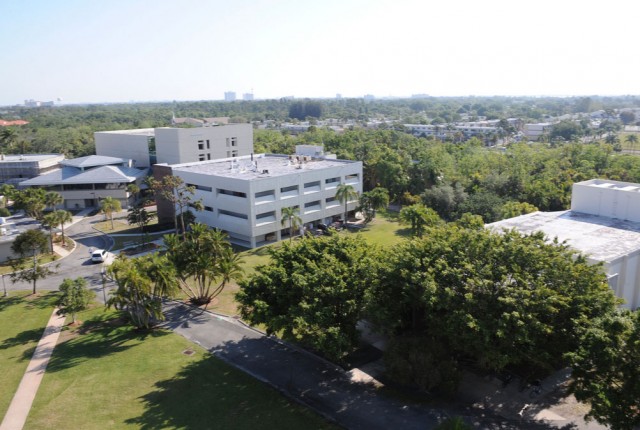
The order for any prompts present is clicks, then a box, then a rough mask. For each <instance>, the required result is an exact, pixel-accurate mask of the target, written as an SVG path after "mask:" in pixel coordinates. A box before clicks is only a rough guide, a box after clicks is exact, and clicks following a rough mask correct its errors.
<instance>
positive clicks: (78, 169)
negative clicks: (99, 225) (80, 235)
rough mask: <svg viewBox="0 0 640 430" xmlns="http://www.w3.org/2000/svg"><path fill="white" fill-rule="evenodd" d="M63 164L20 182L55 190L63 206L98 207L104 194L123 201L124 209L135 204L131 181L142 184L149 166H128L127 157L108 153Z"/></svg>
mask: <svg viewBox="0 0 640 430" xmlns="http://www.w3.org/2000/svg"><path fill="white" fill-rule="evenodd" d="M61 164H63V166H62V167H61V168H59V169H57V170H54V171H52V172H49V173H47V174H44V175H40V176H37V177H35V178H31V179H28V180H26V181H22V182H20V186H21V187H39V188H44V189H46V190H48V191H56V192H58V193H60V194H61V195H62V197H63V198H64V203H63V205H61V207H64V208H65V209H82V208H85V207H91V206H97V205H99V203H100V200H101V199H103V198H105V197H113V198H115V199H117V200H119V201H120V204H121V205H122V207H123V208H125V209H126V208H127V207H129V205H130V204H132V203H133V198H134V196H133V195H131V193H129V192H128V191H127V186H128V185H129V184H136V185H138V186H141V185H142V181H143V179H144V177H145V176H146V175H147V169H136V168H133V167H129V164H130V163H129V162H128V160H124V159H121V158H117V157H107V156H96V155H92V156H88V157H80V158H74V159H71V160H65V161H64V162H63V163H61Z"/></svg>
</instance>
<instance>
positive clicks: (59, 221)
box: [50, 209, 73, 246]
mask: <svg viewBox="0 0 640 430" xmlns="http://www.w3.org/2000/svg"><path fill="white" fill-rule="evenodd" d="M50 215H53V222H54V224H53V226H54V227H55V226H60V230H61V231H62V246H65V244H66V243H67V242H66V241H65V239H64V225H65V224H66V223H68V222H71V220H72V219H73V217H72V216H71V212H69V211H65V210H62V209H59V210H57V211H54V212H52V213H51V214H50Z"/></svg>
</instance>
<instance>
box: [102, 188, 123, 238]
mask: <svg viewBox="0 0 640 430" xmlns="http://www.w3.org/2000/svg"><path fill="white" fill-rule="evenodd" d="M121 210H122V205H120V200H118V199H114V198H113V197H111V196H109V197H105V198H104V199H102V201H101V202H100V211H101V212H102V213H104V216H106V217H107V218H109V219H110V220H111V230H113V229H114V228H115V227H114V226H113V213H114V212H120V211H121Z"/></svg>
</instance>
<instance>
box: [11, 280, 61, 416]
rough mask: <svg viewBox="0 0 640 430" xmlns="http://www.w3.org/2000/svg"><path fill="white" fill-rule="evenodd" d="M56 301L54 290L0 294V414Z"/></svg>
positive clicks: (25, 366)
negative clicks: (1, 295)
mask: <svg viewBox="0 0 640 430" xmlns="http://www.w3.org/2000/svg"><path fill="white" fill-rule="evenodd" d="M55 300H56V295H55V294H52V293H50V294H43V295H36V296H30V295H28V293H27V292H23V291H20V292H12V293H11V295H10V296H9V297H0V363H2V367H0V368H1V369H2V372H0V387H2V389H0V417H4V414H5V412H6V411H7V408H8V407H9V403H11V399H12V398H13V395H14V393H15V391H16V389H17V388H18V384H19V383H20V380H21V379H22V375H23V374H24V371H25V370H26V368H27V365H28V364H29V360H31V356H32V355H33V351H34V349H35V347H36V345H37V344H38V341H39V340H40V337H41V336H42V333H43V332H44V328H45V326H46V324H47V321H49V317H50V316H51V312H52V311H53V304H54V302H55ZM0 421H1V420H0Z"/></svg>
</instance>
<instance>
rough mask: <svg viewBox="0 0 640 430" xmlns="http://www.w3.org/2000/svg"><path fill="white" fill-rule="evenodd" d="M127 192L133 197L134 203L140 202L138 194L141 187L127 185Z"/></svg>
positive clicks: (132, 184)
mask: <svg viewBox="0 0 640 430" xmlns="http://www.w3.org/2000/svg"><path fill="white" fill-rule="evenodd" d="M127 192H128V193H129V194H131V195H132V196H133V203H136V202H137V201H138V194H139V193H140V187H139V186H138V184H136V183H131V184H129V185H127Z"/></svg>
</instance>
